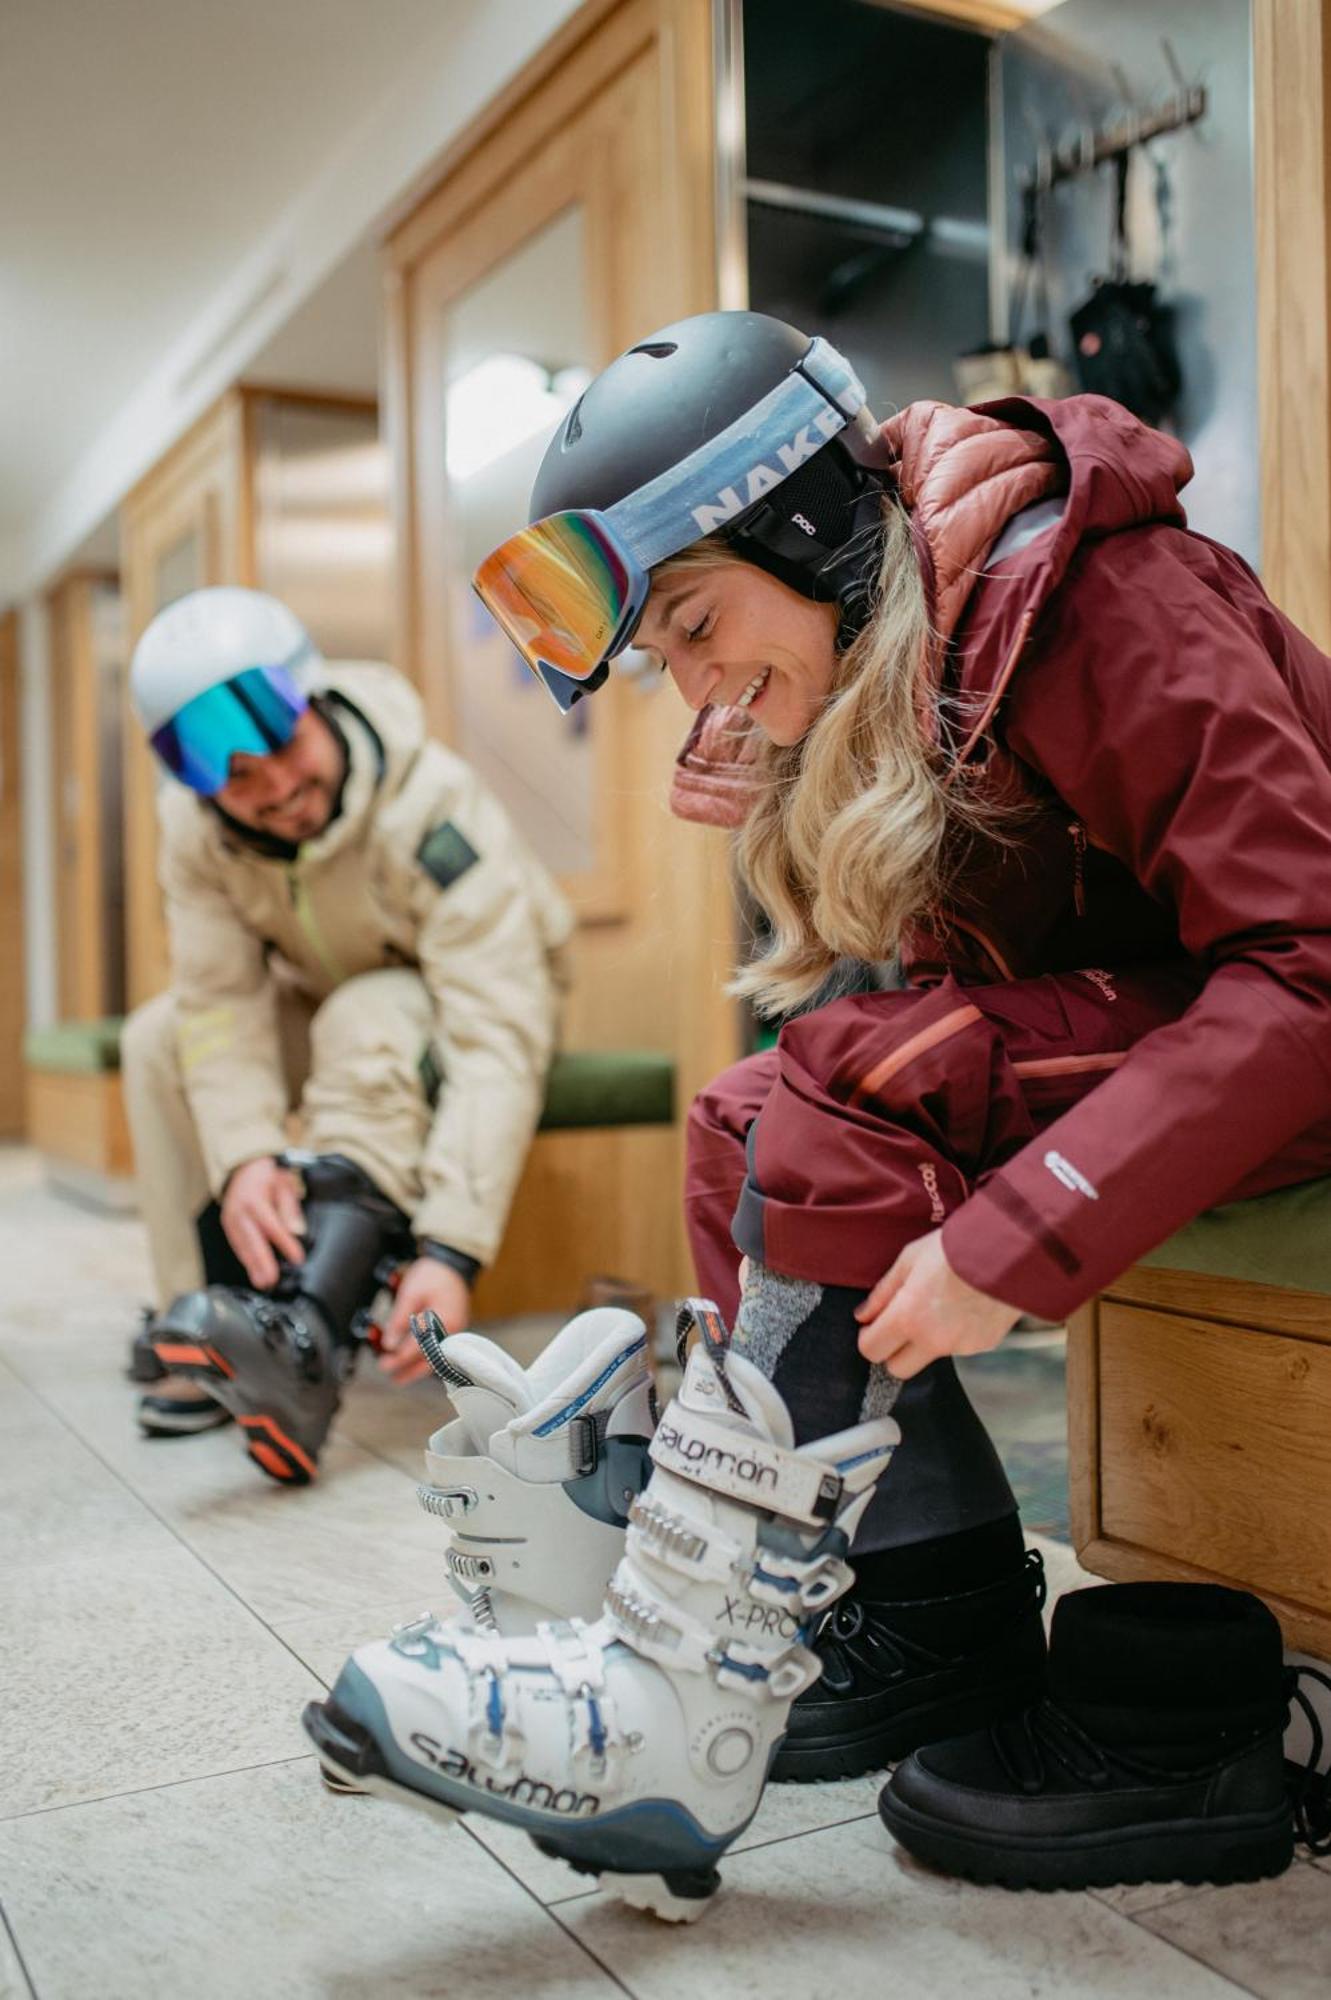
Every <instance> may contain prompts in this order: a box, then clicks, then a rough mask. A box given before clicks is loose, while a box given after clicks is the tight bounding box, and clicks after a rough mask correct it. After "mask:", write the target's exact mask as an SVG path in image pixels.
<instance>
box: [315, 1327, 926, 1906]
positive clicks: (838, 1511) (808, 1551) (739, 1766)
mask: <svg viewBox="0 0 1331 2000" xmlns="http://www.w3.org/2000/svg"><path fill="white" fill-rule="evenodd" d="M703 1333H704V1344H703V1345H702V1346H700V1347H698V1348H696V1349H695V1350H694V1352H693V1354H692V1355H691V1356H690V1358H689V1363H688V1370H687V1373H686V1375H685V1378H684V1383H683V1386H682V1388H681V1390H680V1392H679V1395H678V1396H677V1398H676V1399H675V1401H674V1402H673V1403H672V1404H671V1406H670V1408H669V1409H668V1410H667V1412H666V1414H665V1416H664V1418H663V1419H662V1422H661V1425H660V1428H659V1430H658V1432H657V1436H656V1438H655V1439H654V1441H653V1443H652V1447H651V1458H652V1466H653V1469H652V1475H651V1480H650V1483H649V1484H648V1486H647V1489H646V1491H645V1493H644V1494H643V1495H642V1497H641V1499H640V1500H638V1502H637V1503H636V1505H634V1506H633V1507H632V1510H631V1513H630V1518H629V1527H628V1535H627V1542H626V1546H625V1551H624V1556H623V1560H622V1561H621V1562H620V1564H619V1567H618V1569H617V1570H616V1571H615V1574H614V1577H613V1578H612V1579H611V1581H610V1584H609V1587H608V1589H607V1590H606V1593H605V1603H604V1609H603V1611H602V1614H601V1616H600V1618H599V1619H598V1620H597V1621H596V1622H595V1623H594V1624H586V1623H584V1622H583V1621H582V1620H581V1619H579V1618H566V1619H551V1620H549V1621H548V1622H543V1623H538V1624H537V1626H536V1629H535V1631H534V1632H532V1633H530V1634H529V1635H528V1636H518V1637H509V1636H504V1635H502V1634H500V1633H497V1632H493V1631H482V1630H479V1629H476V1628H474V1627H473V1628H469V1629H459V1627H458V1626H457V1624H456V1623H448V1624H442V1623H438V1622H435V1623H432V1624H427V1625H426V1626H425V1627H424V1628H423V1629H422V1628H420V1627H417V1628H413V1629H412V1631H411V1633H410V1634H400V1635H399V1637H398V1639H397V1640H396V1641H389V1642H387V1643H385V1644H382V1645H378V1646H367V1647H362V1648H361V1650H360V1651H359V1652H358V1653H356V1654H355V1655H354V1656H353V1657H352V1659H350V1660H349V1661H348V1662H347V1664H346V1666H345V1667H344V1668H343V1670H342V1673H341V1675H340V1676H339V1678H338V1681H337V1685H336V1686H335V1688H334V1689H333V1692H332V1695H331V1696H330V1697H329V1699H328V1701H327V1702H323V1703H319V1702H316V1703H312V1704H311V1706H310V1707H309V1708H308V1709H307V1710H306V1712H305V1726H306V1728H307V1729H308V1731H309V1733H310V1735H311V1736H312V1737H313V1739H314V1742H315V1745H316V1747H317V1748H318V1750H319V1754H320V1760H321V1762H322V1763H323V1765H324V1767H325V1768H326V1769H331V1770H332V1771H333V1773H334V1775H335V1776H338V1777H340V1778H343V1779H350V1780H352V1781H353V1782H355V1781H360V1782H363V1783H366V1784H368V1785H369V1787H370V1789H372V1790H374V1791H376V1792H381V1793H383V1794H385V1795H387V1796H389V1797H398V1798H402V1799H404V1800H407V1801H408V1802H411V1803H415V1804H421V1803H428V1804H433V1805H435V1806H436V1807H438V1808H439V1809H440V1811H441V1812H443V1813H444V1815H445V1816H450V1817H451V1816H455V1815H456V1814H457V1813H459V1812H466V1811H476V1812H482V1813H485V1814H487V1815H488V1816H490V1817H492V1818H496V1819H502V1820H506V1821H507V1822H508V1823H509V1824H511V1825H515V1826H519V1827H521V1828H523V1829H524V1831H526V1832H527V1833H529V1834H530V1835H531V1837H532V1838H533V1840H535V1841H536V1842H537V1844H538V1845H539V1846H540V1847H541V1849H542V1851H543V1852H545V1853H547V1854H553V1855H557V1856H559V1857H560V1858H562V1859H563V1860H565V1861H567V1862H569V1863H570V1865H571V1866H573V1867H574V1868H576V1869H579V1870H580V1871H582V1872H584V1873H588V1874H594V1875H597V1876H599V1878H600V1880H601V1882H602V1884H603V1886H605V1887H606V1888H610V1889H613V1890H614V1891H615V1892H616V1893H617V1894H619V1895H620V1896H622V1897H623V1898H624V1899H625V1900H627V1901H629V1902H631V1903H634V1904H636V1905H638V1906H641V1907H643V1908H649V1909H652V1910H654V1911H655V1912H656V1913H657V1914H658V1915H661V1916H664V1917H667V1918H670V1919H672V1920H677V1921H678V1920H687V1919H689V1918H691V1917H695V1916H697V1915H698V1914H699V1913H700V1912H701V1910H702V1909H703V1908H704V1907H705V1906H706V1902H707V1899H708V1898H709V1896H710V1895H711V1894H712V1893H713V1891H714V1889H715V1887H716V1884H717V1877H716V1866H715V1864H716V1862H717V1860H718V1858H719V1857H720V1855H721V1854H722V1853H724V1851H725V1849H726V1848H727V1847H728V1846H729V1845H730V1843H731V1841H733V1840H734V1839H735V1837H736V1835H737V1834H739V1833H740V1832H741V1831H742V1830H743V1828H744V1827H745V1826H747V1825H748V1823H749V1821H750V1819H751V1818H752V1816H753V1813H754V1811H755V1809H756V1807H757V1804H758V1801H759V1799H760V1798H761V1796H762V1790H763V1786H764V1783H765V1782H766V1776H767V1770H768V1766H769V1764H770V1762H771V1757H772V1752H773V1750H774V1749H775V1747H776V1745H777V1743H778V1742H779V1741H780V1738H781V1735H782V1732H783V1730H784V1729H785V1726H786V1718H787V1715H788V1713H789V1709H790V1704H791V1702H792V1701H793V1700H794V1699H795V1697H796V1696H797V1695H799V1694H800V1693H801V1692H802V1691H803V1690H804V1689H805V1688H807V1687H808V1686H809V1685H810V1684H811V1683H812V1682H813V1681H814V1680H815V1679H816V1678H817V1675H818V1672H819V1661H818V1659H817V1656H816V1655H815V1654H813V1653H812V1652H810V1650H809V1649H808V1647H807V1645H806V1644H805V1643H804V1635H805V1633H806V1632H807V1631H809V1630H811V1629H812V1626H813V1623H814V1621H815V1620H816V1619H817V1618H818V1617H819V1616H820V1615H821V1614H822V1612H823V1611H824V1610H825V1609H826V1608H827V1607H828V1606H829V1605H831V1604H832V1603H834V1602H835V1601H836V1599H837V1598H838V1597H839V1596H840V1595H841V1594H842V1593H843V1592H844V1591H845V1590H846V1588H847V1587H848V1585H849V1583H850V1580H851V1572H850V1568H849V1565H848V1564H847V1562H846V1560H845V1556H846V1551H847V1549H848V1548H849V1546H850V1538H851V1536H852V1534H853V1533H854V1530H855V1528H856V1526H857V1524H858V1522H859V1520H860V1517H861V1515H862V1514H863V1512H864V1510H865V1508H866V1507H867V1505H868V1503H869V1501H870V1499H871V1498H872V1496H873V1492H874V1488H875V1486H876V1485H877V1482H878V1480H879V1478H880V1477H881V1475H882V1473H883V1471H884V1470H885V1468H886V1466H887V1464H888V1462H889V1460H890V1458H891V1456H892V1452H893V1449H894V1447H895V1445H896V1443H897V1441H898V1437H899V1432H898V1430H897V1426H896V1424H895V1423H894V1422H893V1421H892V1420H891V1419H890V1418H883V1419H880V1420H878V1421H875V1422H872V1423H866V1424H860V1425H857V1426H856V1427H855V1428H853V1429H851V1430H847V1431H844V1432H840V1433H838V1434H837V1435H836V1436H834V1437H828V1438H823V1439H820V1440H818V1441H817V1442H816V1443H810V1444H806V1445H802V1446H800V1447H798V1448H797V1447H796V1446H795V1444H794V1433H793V1428H792V1425H791V1420H790V1415H789V1412H788V1411H787V1409H786V1406H785V1404H784V1403H783V1401H782V1400H781V1397H780V1396H779V1394H778V1393H777V1391H776V1390H775V1389H774V1388H773V1387H772V1384H771V1383H770V1382H769V1381H767V1379H766V1378H765V1377H764V1376H762V1375H761V1374H760V1373H759V1372H758V1370H757V1369H756V1368H754V1367H753V1366H752V1364H751V1363H749V1362H747V1361H745V1360H744V1359H743V1358H742V1357H741V1356H736V1355H729V1354H727V1353H726V1352H725V1351H724V1348H723V1346H722V1343H721V1341H720V1339H719V1338H717V1337H716V1336H715V1334H713V1336H712V1337H711V1338H709V1337H708V1335H707V1329H706V1327H705V1326H704V1327H703ZM444 1348H445V1352H446V1353H450V1354H452V1355H453V1356H454V1357H456V1358H457V1359H458V1360H459V1361H460V1364H461V1366H462V1367H463V1368H464V1369H465V1370H466V1371H467V1372H469V1373H470V1372H471V1361H470V1360H469V1359H468V1357H467V1356H466V1355H465V1354H464V1355H461V1356H458V1352H457V1342H456V1340H454V1341H446V1342H445V1343H444ZM552 1401H553V1399H552ZM561 1414H562V1413H561V1412H560V1411H559V1410H555V1409H552V1410H551V1413H550V1417H549V1418H547V1419H546V1423H549V1422H551V1421H555V1420H557V1419H558V1418H559V1417H560V1416H561ZM611 1429H612V1430H613V1422H612V1425H611ZM544 1430H545V1424H539V1423H538V1424H537V1425H535V1427H534V1429H533V1430H532V1432H531V1435H530V1443H531V1444H532V1445H533V1446H534V1445H535V1444H536V1442H537V1441H538V1440H540V1438H541V1437H542V1434H543V1432H544ZM518 1462H519V1463H520V1453H519V1457H518ZM465 1518H469V1517H464V1524H465ZM404 1640H405V1642H406V1643H405V1645H404V1643H403V1641H404Z"/></svg>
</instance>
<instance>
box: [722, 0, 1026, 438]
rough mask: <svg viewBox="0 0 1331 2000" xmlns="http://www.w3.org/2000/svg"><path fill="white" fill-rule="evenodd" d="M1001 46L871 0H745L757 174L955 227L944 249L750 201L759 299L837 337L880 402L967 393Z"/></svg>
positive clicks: (752, 281)
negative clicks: (958, 380) (960, 373)
mask: <svg viewBox="0 0 1331 2000" xmlns="http://www.w3.org/2000/svg"><path fill="white" fill-rule="evenodd" d="M989 57H990V43H989V40H988V38H987V37H985V36H984V35H980V34H976V33H974V32H972V31H971V30H969V29H966V28H961V27H957V26H954V25H952V24H951V23H943V22H938V21H927V20H922V19H920V18H919V17H917V16H914V15H910V14H903V13H897V12H896V11H894V10H892V9H889V8H885V7H882V6H879V5H874V4H867V0H823V4H821V5H819V6H818V7H816V8H812V9H811V8H809V7H807V6H805V5H804V4H803V0H746V5H745V8H744V71H745V100H746V103H745V122H746V152H747V167H746V171H747V174H748V176H749V178H750V179H755V180H765V181H777V182H782V183H786V184H790V185H793V186H796V187H798V188H801V189H804V190H808V191H811V192H815V193H819V194H828V195H839V196H842V197H850V198H851V199H856V200H863V201H870V202H875V203H880V204H883V205H885V206H887V207H890V208H898V209H903V210H907V211H910V212H913V213H915V214H917V215H920V216H923V217H924V218H926V220H928V221H939V220H942V221H944V222H945V223H947V224H950V225H953V227H952V229H951V231H950V232H949V235H950V242H949V246H948V247H946V248H945V247H944V246H943V244H941V243H940V242H939V241H938V240H937V238H936V237H934V238H931V237H930V236H929V235H927V234H926V236H925V237H923V238H922V239H920V240H918V241H916V242H914V243H903V244H902V246H901V247H899V248H897V249H895V250H894V249H892V248H891V247H889V246H887V245H885V243H884V241H883V238H882V237H881V236H874V235H870V234H868V233H867V232H865V231H862V230H857V229H856V228H855V227H854V226H851V225H846V224H842V223H833V222H830V221H828V220H826V219H823V218H820V217H815V216H805V215H798V214H790V213H788V212H784V211H779V210H774V209H771V208H767V207H764V206H759V205H757V204H750V206H749V210H748V255H749V302H750V304H751V305H752V306H753V307H754V309H755V310H757V311H760V312H770V313H773V314H775V315H776V316H777V317H778V318H780V319H788V320H791V321H793V322H794V323H795V324H796V325H797V326H802V327H804V328H806V329H807V331H809V332H811V333H815V332H821V333H823V334H824V335H826V337H827V338H828V339H830V340H832V341H834V342H835V344H836V345H837V346H838V347H840V348H841V349H842V351H843V352H844V353H846V354H847V355H848V356H849V358H850V359H851V360H852V361H853V362H854V363H855V365H856V367H857V368H858V369H859V371H860V373H861V375H862V376H863V378H864V382H865V386H866V388H867V389H868V392H869V402H870V406H871V407H872V408H873V410H874V412H875V414H877V415H880V416H886V415H888V414H889V413H890V412H891V411H892V410H893V409H896V408H899V407H900V406H901V405H903V404H905V403H910V402H914V401H916V400H917V399H918V398H920V397H938V398H941V399H943V400H948V401H951V400H955V397H956V393H957V391H956V384H955V381H954V379H953V375H952V360H953V357H954V356H955V355H956V354H958V353H962V352H964V351H965V350H967V349H968V348H971V347H975V346H977V345H978V344H979V343H980V342H981V341H983V340H985V339H986V338H987V336H988V332H989V277H988V267H989V258H988V250H989V240H988V177H987V167H988V144H987V122H988V117H987V93H988V68H989ZM957 225H960V227H957ZM958 238H960V242H958Z"/></svg>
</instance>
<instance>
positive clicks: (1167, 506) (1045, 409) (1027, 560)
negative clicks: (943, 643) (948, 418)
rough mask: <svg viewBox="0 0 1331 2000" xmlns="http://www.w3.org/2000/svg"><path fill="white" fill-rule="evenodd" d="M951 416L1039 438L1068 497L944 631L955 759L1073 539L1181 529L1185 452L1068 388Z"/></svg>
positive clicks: (991, 703)
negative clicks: (957, 734)
mask: <svg viewBox="0 0 1331 2000" xmlns="http://www.w3.org/2000/svg"><path fill="white" fill-rule="evenodd" d="M953 414H955V415H957V416H960V417H965V418H968V419H970V420H971V421H972V422H974V423H978V424H981V425H983V426H984V427H985V430H984V433H983V435H984V436H985V437H986V438H988V439H990V440H992V436H993V434H992V433H991V432H990V431H989V430H988V426H989V425H996V426H998V427H999V430H1000V431H1007V432H1011V431H1017V432H1019V433H1020V434H1021V435H1022V436H1024V437H1026V438H1028V439H1030V440H1031V441H1032V442H1038V443H1040V444H1041V445H1043V446H1044V448H1045V449H1046V450H1047V451H1048V453H1049V454H1050V459H1049V462H1050V464H1051V466H1052V467H1053V468H1054V469H1055V471H1056V482H1055V483H1054V484H1053V485H1051V486H1050V488H1049V489H1048V490H1049V491H1051V492H1056V493H1065V494H1066V496H1067V500H1066V505H1065V507H1064V510H1063V514H1062V517H1061V519H1060V520H1059V521H1058V523H1057V524H1056V525H1055V526H1054V527H1053V528H1052V529H1050V530H1049V531H1048V532H1047V533H1045V534H1043V535H1039V536H1037V537H1036V538H1035V540H1034V541H1032V542H1030V543H1029V544H1028V545H1027V547H1026V548H1024V549H1022V550H1021V551H1019V552H1018V553H1017V554H1015V555H1013V556H1010V557H1007V558H1006V559H1005V560H1003V561H1002V562H1000V563H999V564H998V565H997V566H996V567H995V568H994V569H993V570H991V571H989V572H988V573H987V574H986V575H985V576H984V578H983V579H982V581H981V582H980V583H979V584H978V585H977V584H975V582H974V579H972V588H971V589H970V591H969V593H968V594H967V596H966V599H965V601H964V603H963V605H962V607H961V611H960V614H959V616H958V619H957V621H956V623H955V625H954V627H953V628H952V630H951V631H950V632H948V633H946V634H944V636H945V637H946V638H948V639H949V640H950V641H951V642H952V646H953V654H954V665H953V668H952V678H953V679H954V684H955V687H956V691H957V692H958V694H959V695H960V697H961V699H962V702H963V705H964V707H965V710H966V714H967V722H966V724H965V725H964V735H963V739H962V740H961V742H960V746H959V748H958V752H957V761H958V763H962V762H964V761H965V759H966V757H967V756H968V755H969V754H970V751H971V749H972V748H973V747H974V745H975V743H976V742H977V741H978V739H979V737H980V735H981V733H982V731H983V730H984V728H985V726H986V725H987V723H988V721H989V718H990V716H991V715H992V714H993V712H994V709H995V708H996V706H997V704H998V702H999V700H1000V699H1001V697H1002V693H1003V689H1004V688H1005V687H1006V685H1007V682H1008V680H1009V678H1010V677H1011V674H1012V672H1013V670H1014V668H1015V667H1016V664H1017V661H1018V659H1019V658H1020V656H1021V652H1022V649H1023V647H1024V645H1025V643H1026V639H1027V638H1028V636H1029V634H1030V632H1031V629H1032V627H1033V625H1034V623H1035V621H1036V619H1037V618H1038V616H1039V614H1040V612H1041V610H1042V609H1043V608H1044V606H1045V604H1046V603H1047V602H1048V600H1049V598H1050V597H1051V596H1052V595H1053V593H1054V592H1055V591H1056V590H1057V589H1058V587H1059V585H1060V584H1061V583H1062V581H1063V579H1064V577H1065V576H1066V574H1067V571H1068V566H1069V564H1070V563H1071V562H1072V559H1073V557H1074V555H1075V554H1076V552H1077V549H1078V547H1079V546H1080V544H1081V543H1082V542H1085V541H1093V540H1096V539H1098V538H1100V537H1102V536H1104V535H1112V534H1119V533H1122V532H1123V531H1124V530H1127V529H1131V528H1140V527H1146V526H1148V525H1150V524H1158V525H1167V526H1171V527H1179V528H1182V527H1186V526H1187V516H1186V514H1185V513H1184V511H1183V507H1182V504H1181V503H1180V501H1179V497H1178V495H1179V489H1180V488H1181V487H1183V486H1185V485H1186V484H1187V482H1188V480H1189V479H1191V477H1192V459H1191V458H1190V456H1189V454H1188V451H1187V449H1186V447H1185V446H1184V445H1182V444H1180V443H1179V441H1178V439H1177V438H1171V437H1166V436H1165V434H1164V433H1163V432H1162V431H1154V430H1151V429H1150V428H1149V426H1148V425H1146V424H1144V423H1142V422H1141V421H1140V419H1139V418H1137V417H1134V416H1133V415H1132V414H1131V412H1130V411H1128V410H1125V409H1124V408H1123V406H1122V404H1120V403H1115V402H1112V401H1111V400H1110V399H1109V398H1108V397H1107V396H1069V397H1065V398H1063V399H1062V400H1060V401H1057V402H1044V401H1039V400H1037V399H1035V398H1033V397H1025V396H1011V397H1005V398H1004V399H1003V400H1002V401H1001V402H995V403H985V404H983V405H981V406H980V407H979V408H978V409H974V410H963V411H957V412H954V413H953ZM1021 504H1022V506H1025V505H1028V504H1029V502H1028V501H1023V502H1022V503H1021ZM1018 511H1020V510H1019V509H1018V508H1014V509H1013V510H1012V512H1013V513H1015V512H1018ZM1010 519H1011V513H1009V514H1007V515H1006V516H1005V517H1004V519H1003V520H1002V521H1000V522H999V524H998V527H997V529H996V530H995V533H994V535H992V536H990V538H989V540H988V541H987V542H986V544H985V548H984V551H983V552H981V553H980V554H978V555H977V557H976V559H975V560H976V563H977V565H982V564H983V562H984V556H985V554H987V552H988V550H989V549H990V548H992V547H993V543H994V541H995V540H996V539H997V535H998V533H1001V531H1002V528H1003V527H1004V526H1005V525H1006V522H1007V520H1010Z"/></svg>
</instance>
